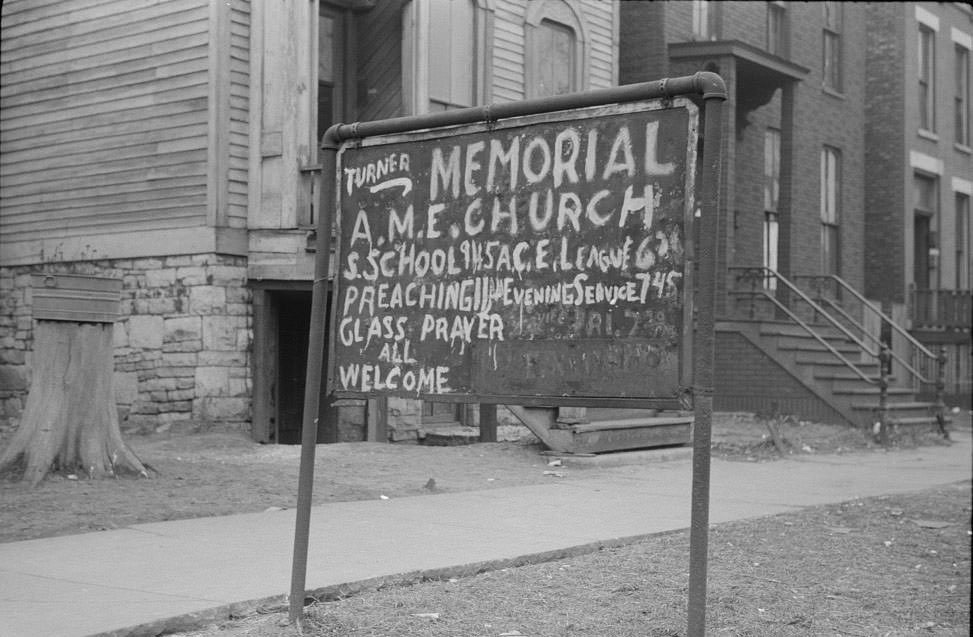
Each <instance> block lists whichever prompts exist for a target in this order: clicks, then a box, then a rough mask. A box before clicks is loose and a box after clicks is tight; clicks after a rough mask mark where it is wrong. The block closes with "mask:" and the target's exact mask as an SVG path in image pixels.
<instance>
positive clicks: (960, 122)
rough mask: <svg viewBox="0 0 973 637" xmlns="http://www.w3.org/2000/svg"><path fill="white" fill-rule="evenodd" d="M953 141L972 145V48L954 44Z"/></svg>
mask: <svg viewBox="0 0 973 637" xmlns="http://www.w3.org/2000/svg"><path fill="white" fill-rule="evenodd" d="M953 64H954V65H955V68H954V75H955V77H954V82H953V117H954V121H953V126H954V132H953V142H954V143H956V144H959V145H960V146H965V147H967V148H969V146H970V50H969V49H968V48H967V47H965V46H963V45H962V44H959V43H958V42H956V43H954V44H953Z"/></svg>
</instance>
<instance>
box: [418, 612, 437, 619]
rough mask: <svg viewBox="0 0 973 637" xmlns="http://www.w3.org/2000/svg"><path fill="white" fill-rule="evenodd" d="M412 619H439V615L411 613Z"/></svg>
mask: <svg viewBox="0 0 973 637" xmlns="http://www.w3.org/2000/svg"><path fill="white" fill-rule="evenodd" d="M412 616H413V617H418V618H419V619H431V620H436V619H439V613H412Z"/></svg>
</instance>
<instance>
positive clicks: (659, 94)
mask: <svg viewBox="0 0 973 637" xmlns="http://www.w3.org/2000/svg"><path fill="white" fill-rule="evenodd" d="M693 94H695V95H700V96H702V98H703V99H704V100H709V99H720V100H725V99H726V96H727V94H726V84H725V83H724V82H723V78H721V77H720V76H719V75H717V74H715V73H710V72H708V71H700V72H698V73H695V74H693V75H687V76H683V77H670V78H666V79H662V80H655V81H653V82H642V83H639V84H626V85H624V86H615V87H612V88H605V89H599V90H593V91H586V92H584V93H570V94H567V95H555V96H552V97H542V98H538V99H532V100H524V101H521V102H504V103H502V104H490V105H487V106H474V107H472V108H460V109H456V110H452V111H441V112H438V113H428V114H425V115H409V116H407V117H395V118H392V119H384V120H377V121H373V122H355V123H354V124H335V125H334V126H332V127H331V128H329V129H328V130H327V131H326V132H325V134H324V138H323V139H322V145H326V146H329V147H332V148H336V147H337V146H338V144H340V143H341V142H343V141H348V140H353V139H360V138H364V137H373V136H376V135H389V134H393V133H404V132H407V131H415V130H423V129H426V128H438V127H442V126H459V125H462V124H475V123H479V122H487V123H489V122H496V121H499V120H501V119H506V118H508V117H520V116H523V115H534V114H538V113H548V112H551V111H562V110H569V109H576V108H584V107H587V106H603V105H605V104H610V103H623V102H635V101H638V100H644V99H656V98H664V99H669V98H672V97H676V96H679V95H693Z"/></svg>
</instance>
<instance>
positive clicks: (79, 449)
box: [0, 320, 148, 485]
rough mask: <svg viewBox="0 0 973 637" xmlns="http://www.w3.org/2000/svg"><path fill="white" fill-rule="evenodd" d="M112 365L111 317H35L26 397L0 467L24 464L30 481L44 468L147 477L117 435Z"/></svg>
mask: <svg viewBox="0 0 973 637" xmlns="http://www.w3.org/2000/svg"><path fill="white" fill-rule="evenodd" d="M114 367H115V364H114V353H113V326H112V324H110V323H75V322H69V321H46V320H40V321H37V323H36V330H35V332H34V370H33V378H32V380H31V384H30V391H29V393H28V395H27V405H26V406H25V408H24V413H23V418H22V420H21V423H20V427H19V429H18V430H17V432H16V433H15V434H14V436H13V438H12V439H11V441H10V444H9V446H8V447H7V448H6V449H5V450H4V451H3V453H2V454H0V471H7V470H10V469H19V468H21V467H22V468H23V475H22V479H23V480H26V481H29V482H30V483H31V485H36V484H37V483H39V482H40V481H41V480H43V479H44V476H46V475H47V474H48V472H50V471H62V472H67V473H76V474H78V475H86V476H88V477H89V478H100V477H108V476H117V475H119V474H124V473H128V474H132V475H137V476H143V477H148V473H147V472H146V469H145V466H144V465H143V464H142V461H141V460H139V458H138V456H136V455H135V453H134V452H133V451H132V450H131V449H129V447H128V445H126V444H125V442H124V441H123V440H122V434H121V429H120V428H119V423H118V411H117V408H116V406H115V390H114Z"/></svg>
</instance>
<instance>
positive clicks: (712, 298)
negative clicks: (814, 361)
mask: <svg viewBox="0 0 973 637" xmlns="http://www.w3.org/2000/svg"><path fill="white" fill-rule="evenodd" d="M703 98H704V99H705V111H704V117H705V120H704V122H703V127H704V128H703V167H702V173H701V175H700V180H701V181H702V187H701V197H700V203H701V204H702V205H701V208H702V213H701V218H700V220H699V221H700V232H699V243H700V245H699V256H700V266H699V287H698V288H697V292H696V307H697V308H698V310H699V315H698V316H699V320H698V322H697V327H696V344H695V345H694V349H695V359H696V360H695V381H694V382H695V390H694V401H695V414H694V416H695V421H694V424H693V478H692V481H693V486H692V520H691V523H690V532H689V613H688V615H689V625H688V630H687V635H688V636H689V637H702V635H704V634H705V632H706V563H707V558H708V551H709V477H710V440H711V438H712V435H711V430H712V418H713V391H714V389H713V380H714V369H713V367H714V359H715V349H716V344H715V318H714V314H715V309H716V276H717V272H716V269H717V263H716V252H717V246H718V241H719V215H720V189H721V177H722V158H723V150H722V144H723V100H725V99H726V93H725V91H724V92H723V93H722V94H717V93H716V92H713V93H708V94H707V93H704V95H703Z"/></svg>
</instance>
